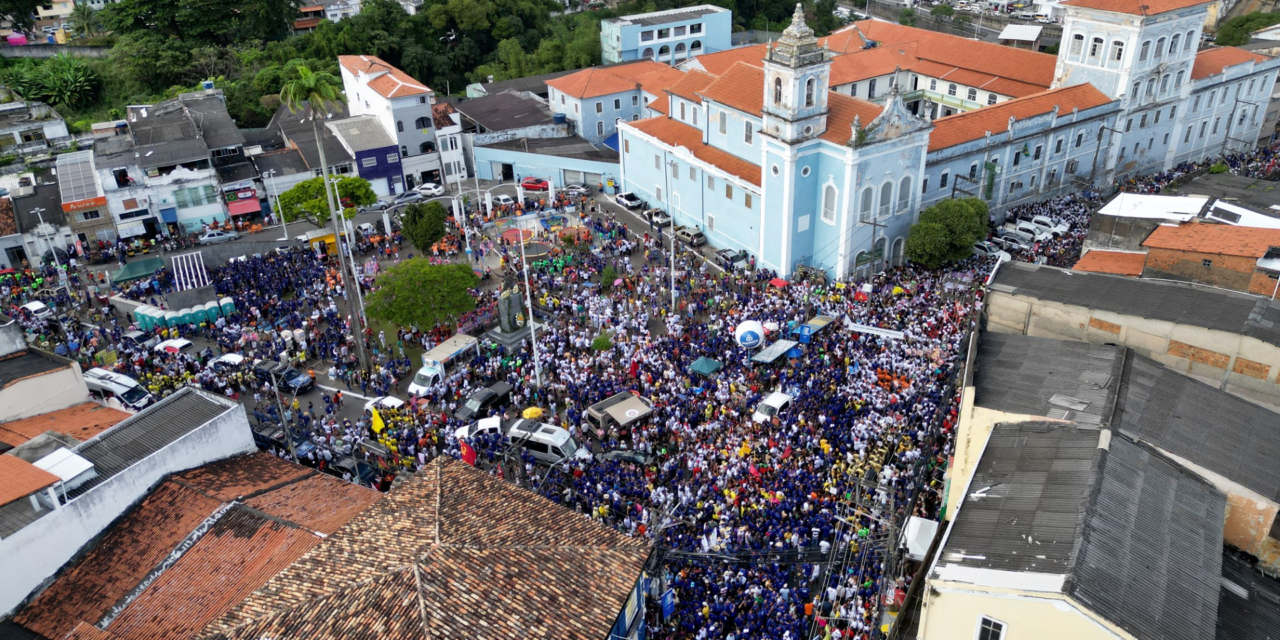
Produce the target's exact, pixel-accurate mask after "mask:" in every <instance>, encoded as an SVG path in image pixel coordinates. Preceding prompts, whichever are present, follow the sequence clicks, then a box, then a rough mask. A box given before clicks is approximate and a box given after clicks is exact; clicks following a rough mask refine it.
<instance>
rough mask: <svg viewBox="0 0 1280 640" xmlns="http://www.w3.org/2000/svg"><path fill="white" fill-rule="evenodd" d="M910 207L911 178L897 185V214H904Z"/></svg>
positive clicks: (908, 177)
mask: <svg viewBox="0 0 1280 640" xmlns="http://www.w3.org/2000/svg"><path fill="white" fill-rule="evenodd" d="M910 207H911V176H907V177H905V178H903V179H902V182H900V183H898V213H904V212H906V210H907V209H908V208H910Z"/></svg>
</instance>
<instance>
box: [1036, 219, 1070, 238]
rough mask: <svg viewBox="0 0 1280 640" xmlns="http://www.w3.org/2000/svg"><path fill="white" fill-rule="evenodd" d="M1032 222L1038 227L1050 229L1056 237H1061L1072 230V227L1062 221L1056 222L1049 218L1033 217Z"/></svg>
mask: <svg viewBox="0 0 1280 640" xmlns="http://www.w3.org/2000/svg"><path fill="white" fill-rule="evenodd" d="M1031 222H1032V223H1033V224H1035V225H1036V226H1039V227H1044V228H1045V229H1048V230H1049V232H1050V233H1052V234H1053V235H1055V236H1061V235H1062V234H1064V233H1066V232H1068V231H1070V230H1071V225H1069V224H1067V223H1065V222H1061V221H1054V220H1053V219H1052V218H1050V217H1049V216H1032V217H1031Z"/></svg>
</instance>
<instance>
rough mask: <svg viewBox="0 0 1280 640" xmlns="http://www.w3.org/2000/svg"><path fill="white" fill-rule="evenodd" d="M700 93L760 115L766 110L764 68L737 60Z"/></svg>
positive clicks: (708, 97)
mask: <svg viewBox="0 0 1280 640" xmlns="http://www.w3.org/2000/svg"><path fill="white" fill-rule="evenodd" d="M698 93H699V95H701V96H702V97H704V98H706V99H708V100H714V101H715V102H719V103H720V104H723V105H727V106H730V107H733V108H734V109H737V110H739V111H743V112H746V113H749V114H751V115H756V116H758V115H760V112H762V111H763V110H764V69H762V68H760V67H753V66H751V65H749V64H747V63H745V62H735V63H734V64H733V66H732V67H729V69H728V70H727V71H725V72H724V73H723V74H721V75H720V77H719V78H716V79H715V81H714V82H712V83H711V84H709V85H707V88H705V89H703V90H702V91H699V92H698Z"/></svg>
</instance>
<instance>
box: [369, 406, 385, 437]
mask: <svg viewBox="0 0 1280 640" xmlns="http://www.w3.org/2000/svg"><path fill="white" fill-rule="evenodd" d="M370 411H372V412H373V432H374V433H382V430H383V429H386V428H387V425H386V423H384V422H383V421H382V416H380V415H378V410H377V409H370Z"/></svg>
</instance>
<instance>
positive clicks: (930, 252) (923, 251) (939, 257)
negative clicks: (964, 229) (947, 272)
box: [906, 222, 951, 268]
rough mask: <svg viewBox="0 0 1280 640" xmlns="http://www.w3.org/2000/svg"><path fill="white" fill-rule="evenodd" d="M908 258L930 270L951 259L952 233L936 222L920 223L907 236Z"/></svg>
mask: <svg viewBox="0 0 1280 640" xmlns="http://www.w3.org/2000/svg"><path fill="white" fill-rule="evenodd" d="M906 252H907V257H908V258H911V261H912V262H918V263H920V264H922V265H924V266H926V267H929V268H937V267H940V266H942V265H943V264H946V262H947V261H949V260H950V259H951V232H950V231H948V230H947V228H946V227H945V226H943V225H941V224H938V223H936V222H920V223H917V224H916V225H915V226H913V227H911V231H910V232H909V233H908V234H907V245H906Z"/></svg>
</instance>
